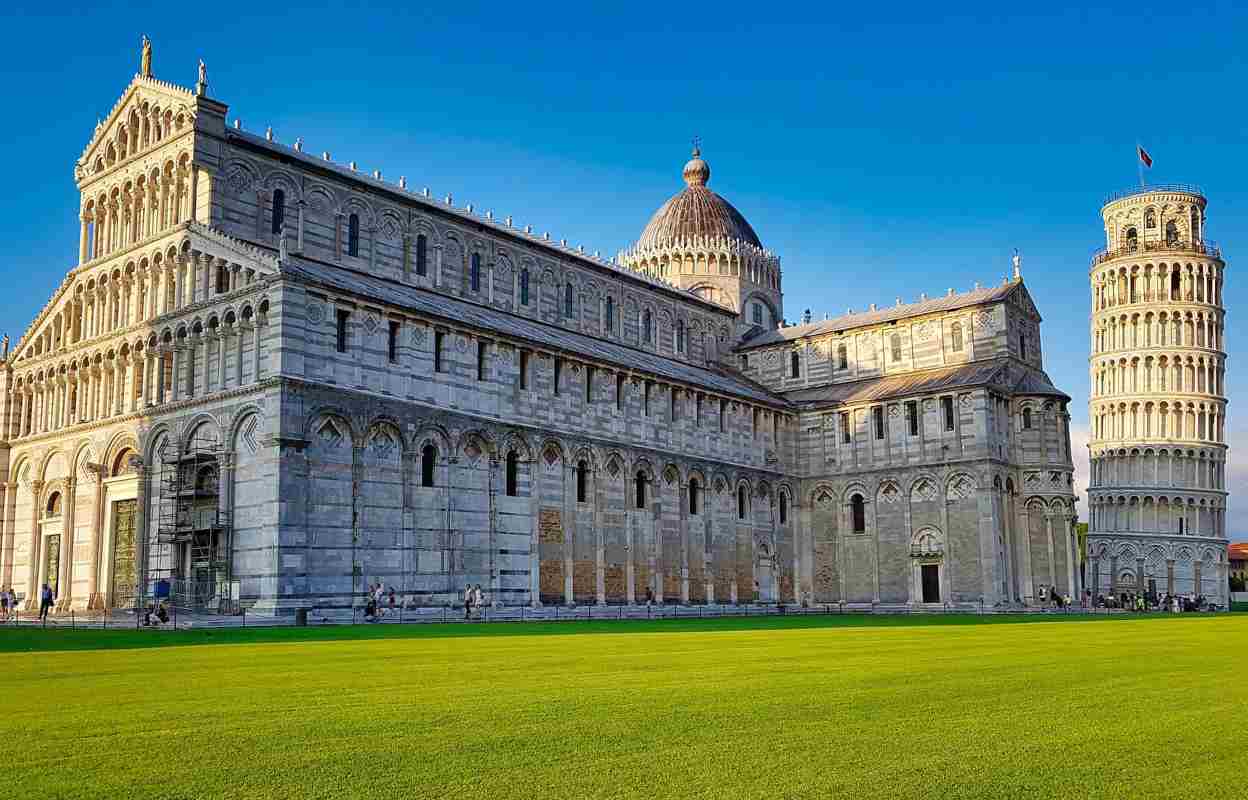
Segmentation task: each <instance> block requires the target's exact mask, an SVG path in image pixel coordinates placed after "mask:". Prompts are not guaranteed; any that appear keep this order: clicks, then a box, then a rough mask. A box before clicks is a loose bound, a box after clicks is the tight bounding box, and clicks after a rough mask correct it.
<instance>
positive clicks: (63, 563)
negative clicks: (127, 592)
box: [56, 475, 78, 613]
mask: <svg viewBox="0 0 1248 800" xmlns="http://www.w3.org/2000/svg"><path fill="white" fill-rule="evenodd" d="M77 495H78V479H77V475H74V476H72V477H70V478H69V479H68V480H66V481H65V492H64V497H62V498H61V509H62V510H61V519H62V523H61V557H60V570H59V575H58V576H57V586H56V610H57V612H58V613H60V612H64V611H68V610H69V608H70V605H71V604H72V603H73V600H74V583H73V581H74V526H75V525H76V522H75V517H76V516H77V513H76V511H77V505H78V498H77Z"/></svg>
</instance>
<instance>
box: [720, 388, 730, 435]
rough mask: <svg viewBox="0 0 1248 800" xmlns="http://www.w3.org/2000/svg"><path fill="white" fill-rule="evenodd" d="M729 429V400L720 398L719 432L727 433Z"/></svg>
mask: <svg viewBox="0 0 1248 800" xmlns="http://www.w3.org/2000/svg"><path fill="white" fill-rule="evenodd" d="M727 430H728V401H727V400H725V399H724V398H722V397H721V398H719V432H720V433H725V432H726V431H727Z"/></svg>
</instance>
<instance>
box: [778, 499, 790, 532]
mask: <svg viewBox="0 0 1248 800" xmlns="http://www.w3.org/2000/svg"><path fill="white" fill-rule="evenodd" d="M788 523H789V496H788V495H787V494H785V493H784V492H781V493H780V524H781V525H787V524H788Z"/></svg>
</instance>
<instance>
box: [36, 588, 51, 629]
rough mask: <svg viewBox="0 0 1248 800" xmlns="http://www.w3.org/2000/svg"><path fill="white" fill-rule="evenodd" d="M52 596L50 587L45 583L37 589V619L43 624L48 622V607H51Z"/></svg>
mask: <svg viewBox="0 0 1248 800" xmlns="http://www.w3.org/2000/svg"><path fill="white" fill-rule="evenodd" d="M54 597H55V596H54V595H53V594H52V587H51V586H49V585H47V584H46V583H45V584H44V585H43V588H42V589H41V590H40V591H39V621H40V622H42V623H44V624H47V622H48V609H50V608H52V600H53V598H54Z"/></svg>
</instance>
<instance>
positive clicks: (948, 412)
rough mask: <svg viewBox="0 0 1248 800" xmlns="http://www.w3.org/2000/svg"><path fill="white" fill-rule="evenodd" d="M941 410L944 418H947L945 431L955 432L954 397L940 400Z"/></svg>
mask: <svg viewBox="0 0 1248 800" xmlns="http://www.w3.org/2000/svg"><path fill="white" fill-rule="evenodd" d="M940 410H941V412H942V413H943V414H944V417H945V430H947V431H951V430H953V398H952V397H942V398H940Z"/></svg>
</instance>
